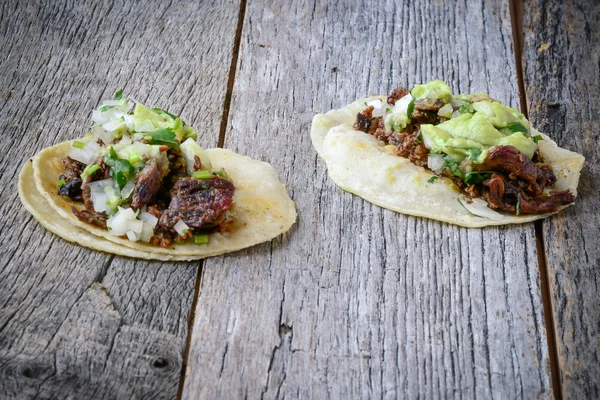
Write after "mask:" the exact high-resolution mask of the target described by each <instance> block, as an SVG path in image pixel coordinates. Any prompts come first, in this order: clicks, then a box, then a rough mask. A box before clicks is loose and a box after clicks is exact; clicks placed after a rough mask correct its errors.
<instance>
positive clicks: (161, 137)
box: [144, 128, 179, 149]
mask: <svg viewBox="0 0 600 400" xmlns="http://www.w3.org/2000/svg"><path fill="white" fill-rule="evenodd" d="M175 138H176V135H175V132H173V130H172V129H168V128H166V129H158V130H156V131H152V132H146V133H144V139H145V140H146V142H148V143H150V144H164V145H167V146H169V147H171V148H174V149H178V148H179V143H177V140H176V139H175Z"/></svg>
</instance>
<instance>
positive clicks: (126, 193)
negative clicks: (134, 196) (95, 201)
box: [121, 179, 135, 199]
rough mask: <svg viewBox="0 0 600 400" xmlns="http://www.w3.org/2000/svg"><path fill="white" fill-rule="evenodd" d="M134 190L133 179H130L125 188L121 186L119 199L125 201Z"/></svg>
mask: <svg viewBox="0 0 600 400" xmlns="http://www.w3.org/2000/svg"><path fill="white" fill-rule="evenodd" d="M134 188H135V179H130V180H128V181H127V183H126V184H125V186H123V190H121V198H122V199H127V198H129V196H131V193H133V189H134Z"/></svg>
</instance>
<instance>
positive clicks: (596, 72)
mask: <svg viewBox="0 0 600 400" xmlns="http://www.w3.org/2000/svg"><path fill="white" fill-rule="evenodd" d="M524 31H525V49H524V53H523V61H524V72H525V85H526V86H525V87H526V94H527V99H528V105H529V115H530V118H531V120H532V121H533V122H534V123H536V124H537V125H538V126H539V127H540V130H542V131H543V132H546V133H547V134H548V135H550V136H551V137H552V138H553V139H555V140H556V141H557V142H558V144H559V145H561V146H563V147H565V148H567V149H570V150H573V151H577V152H578V153H581V154H583V155H584V156H585V158H586V163H585V166H584V168H583V171H582V174H581V181H580V183H579V196H580V197H579V198H578V199H577V202H576V204H575V205H574V206H573V207H570V208H569V209H568V210H567V211H566V212H564V213H561V214H559V215H558V216H556V217H553V218H551V219H548V220H546V221H545V222H544V238H545V247H546V252H547V265H548V271H549V276H550V280H549V282H550V292H551V303H552V309H553V319H554V325H555V329H556V341H557V351H558V364H559V370H560V379H561V385H562V390H563V398H565V399H598V398H600V288H599V286H598V282H599V281H600V246H599V240H600V239H599V238H600V212H599V209H600V198H599V197H598V194H599V193H600V116H599V113H598V107H597V104H599V103H600V69H599V65H600V4H599V3H598V2H595V1H583V0H581V1H579V0H577V1H575V0H569V1H565V2H552V1H533V2H531V3H530V4H528V5H526V7H525V24H524Z"/></svg>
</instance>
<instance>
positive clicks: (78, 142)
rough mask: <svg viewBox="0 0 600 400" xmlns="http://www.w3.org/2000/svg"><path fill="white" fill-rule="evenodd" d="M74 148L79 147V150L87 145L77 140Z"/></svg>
mask: <svg viewBox="0 0 600 400" xmlns="http://www.w3.org/2000/svg"><path fill="white" fill-rule="evenodd" d="M73 147H77V148H78V149H83V148H84V147H85V143H84V142H80V141H79V140H76V141H74V142H73Z"/></svg>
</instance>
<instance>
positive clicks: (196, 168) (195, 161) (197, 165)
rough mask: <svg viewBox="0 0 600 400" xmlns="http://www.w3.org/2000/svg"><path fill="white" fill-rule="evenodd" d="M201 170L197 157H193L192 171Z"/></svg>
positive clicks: (200, 162)
mask: <svg viewBox="0 0 600 400" xmlns="http://www.w3.org/2000/svg"><path fill="white" fill-rule="evenodd" d="M201 169H202V160H200V157H198V156H197V155H194V171H200V170H201Z"/></svg>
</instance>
